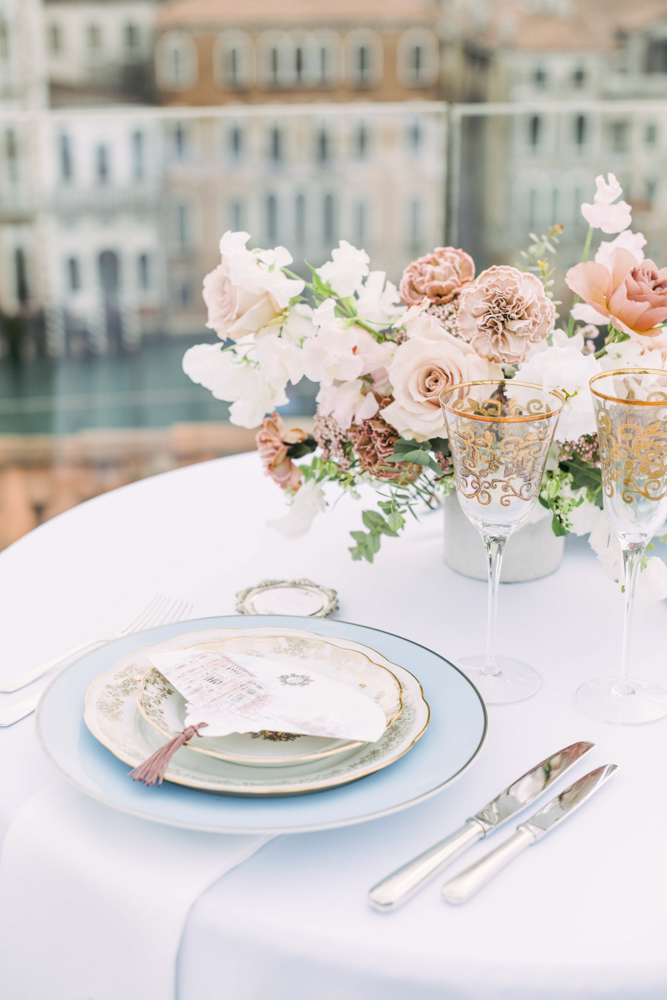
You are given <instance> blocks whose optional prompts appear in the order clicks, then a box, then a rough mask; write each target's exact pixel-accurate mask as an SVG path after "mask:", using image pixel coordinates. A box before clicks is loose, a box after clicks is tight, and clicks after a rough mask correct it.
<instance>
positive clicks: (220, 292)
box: [203, 258, 283, 340]
mask: <svg viewBox="0 0 667 1000" xmlns="http://www.w3.org/2000/svg"><path fill="white" fill-rule="evenodd" d="M229 271H230V265H229V261H228V260H227V259H226V258H223V261H222V263H221V264H218V266H217V267H216V268H214V270H213V271H211V272H210V273H209V274H207V275H206V277H205V278H204V291H203V295H204V302H205V303H206V308H207V309H208V322H207V324H206V326H207V327H208V328H209V330H215V332H216V333H217V335H218V336H219V337H221V338H222V339H223V340H225V339H226V338H228V337H229V338H231V340H240V339H241V337H245V336H247V335H248V334H249V333H256V332H257V330H259V329H260V328H261V327H263V326H266V324H267V323H271V322H272V320H274V319H275V318H276V317H277V316H279V315H280V314H281V312H282V311H283V310H282V309H279V308H277V304H276V303H275V302H274V300H273V299H272V297H271V295H269V293H268V292H265V291H259V290H258V291H250V290H248V289H246V288H242V287H240V286H239V285H235V284H233V283H232V281H231V280H230V276H229Z"/></svg>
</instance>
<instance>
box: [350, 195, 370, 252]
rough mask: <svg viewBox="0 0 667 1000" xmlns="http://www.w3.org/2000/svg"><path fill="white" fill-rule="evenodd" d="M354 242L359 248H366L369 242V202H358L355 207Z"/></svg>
mask: <svg viewBox="0 0 667 1000" xmlns="http://www.w3.org/2000/svg"><path fill="white" fill-rule="evenodd" d="M353 222H354V240H355V244H356V245H357V246H358V247H361V246H364V245H365V244H366V242H367V241H368V230H369V226H368V222H369V211H368V202H367V201H365V200H362V201H358V202H356V203H355V205H354V220H353Z"/></svg>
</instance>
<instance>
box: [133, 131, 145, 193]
mask: <svg viewBox="0 0 667 1000" xmlns="http://www.w3.org/2000/svg"><path fill="white" fill-rule="evenodd" d="M145 159H146V137H145V135H144V133H143V132H139V131H137V132H133V133H132V176H133V177H134V179H135V180H136V181H141V180H143V179H144V177H145V175H146V163H145Z"/></svg>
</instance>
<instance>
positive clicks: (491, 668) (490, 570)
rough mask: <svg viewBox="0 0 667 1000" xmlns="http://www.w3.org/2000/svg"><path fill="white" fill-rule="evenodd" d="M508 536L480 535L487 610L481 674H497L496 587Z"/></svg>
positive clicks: (498, 583) (498, 669)
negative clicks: (484, 652) (484, 649)
mask: <svg viewBox="0 0 667 1000" xmlns="http://www.w3.org/2000/svg"><path fill="white" fill-rule="evenodd" d="M507 537H508V536H506V535H505V536H499V535H482V539H483V541H484V545H485V547H486V557H487V574H488V581H489V587H488V611H487V617H486V660H485V663H484V666H483V667H482V673H483V674H490V675H491V676H494V677H495V676H497V675H498V674H499V673H500V667H499V666H498V664H497V663H496V633H497V630H498V587H499V585H500V568H501V566H502V561H503V552H504V551H505V545H506V544H507Z"/></svg>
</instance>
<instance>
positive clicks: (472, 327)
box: [457, 265, 556, 365]
mask: <svg viewBox="0 0 667 1000" xmlns="http://www.w3.org/2000/svg"><path fill="white" fill-rule="evenodd" d="M555 315H556V311H555V308H554V304H553V302H552V301H551V299H550V298H548V296H547V295H546V294H545V291H544V288H543V286H542V282H541V281H540V279H539V278H537V277H536V276H535V275H534V274H528V273H526V272H524V271H519V270H517V268H515V267H507V266H504V265H503V266H494V267H490V268H488V269H487V270H486V271H482V273H481V274H480V275H479V277H478V278H477V279H476V280H475V281H474V282H473V283H472V284H471V285H468V287H467V288H465V289H464V290H463V292H462V293H461V298H460V300H459V311H458V314H457V320H458V324H459V334H460V336H461V337H463V339H464V340H467V341H469V342H470V343H471V344H472V347H473V349H474V350H475V352H476V353H477V354H479V355H480V357H482V358H486V359H487V360H488V361H496V362H498V363H499V364H503V365H514V364H518V363H519V362H521V361H523V360H524V359H525V357H526V355H527V354H528V351H529V349H530V348H531V346H532V345H533V344H537V343H538V342H539V341H540V340H544V338H545V337H547V336H548V334H549V332H550V331H551V330H552V328H553V325H554V320H555Z"/></svg>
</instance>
